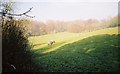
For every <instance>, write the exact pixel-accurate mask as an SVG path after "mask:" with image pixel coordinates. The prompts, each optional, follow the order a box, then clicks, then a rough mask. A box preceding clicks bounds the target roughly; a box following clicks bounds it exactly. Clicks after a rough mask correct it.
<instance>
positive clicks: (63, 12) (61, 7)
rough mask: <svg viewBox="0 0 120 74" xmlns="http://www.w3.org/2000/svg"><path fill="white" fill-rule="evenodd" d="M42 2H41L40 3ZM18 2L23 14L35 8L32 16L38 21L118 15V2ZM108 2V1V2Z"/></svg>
mask: <svg viewBox="0 0 120 74" xmlns="http://www.w3.org/2000/svg"><path fill="white" fill-rule="evenodd" d="M40 1H41V2H40ZM40 1H38V2H36V1H35V2H34V1H33V2H32V1H31V0H30V2H17V3H16V7H15V8H16V11H17V12H19V13H22V12H24V11H26V10H28V9H29V8H30V7H33V10H32V12H31V13H30V15H34V16H35V18H34V19H37V20H41V21H46V20H77V19H89V18H93V19H98V20H101V19H106V18H109V17H113V16H116V15H118V3H117V2H112V1H111V0H110V1H111V2H89V1H88V2H87V0H85V1H86V2H77V1H78V0H76V1H74V2H72V1H73V0H70V2H68V1H66V0H65V1H66V2H64V1H63V2H62V1H61V2H56V1H57V0H56V1H55V2H54V1H53V0H51V1H50V0H46V1H47V2H43V1H42V0H40ZM93 1H94V0H93ZM106 1H107V0H106Z"/></svg>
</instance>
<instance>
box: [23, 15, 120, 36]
mask: <svg viewBox="0 0 120 74" xmlns="http://www.w3.org/2000/svg"><path fill="white" fill-rule="evenodd" d="M22 21H23V23H26V24H27V25H26V26H27V27H28V32H29V35H45V34H51V33H58V32H72V33H85V32H92V31H95V30H100V29H104V28H110V27H115V26H119V24H118V17H117V16H115V17H111V18H109V19H104V20H96V19H88V20H73V21H59V20H48V21H46V22H42V21H37V20H31V19H22Z"/></svg>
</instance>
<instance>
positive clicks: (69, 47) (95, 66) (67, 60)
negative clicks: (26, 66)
mask: <svg viewBox="0 0 120 74" xmlns="http://www.w3.org/2000/svg"><path fill="white" fill-rule="evenodd" d="M119 41H120V34H119V35H115V34H113V35H107V34H104V35H96V36H92V37H88V38H85V39H83V40H79V41H77V42H74V43H71V44H66V45H64V46H62V47H60V48H58V49H57V50H56V51H53V52H50V53H47V54H44V55H42V56H41V55H39V54H40V53H37V54H36V55H37V56H36V59H35V62H36V63H38V64H39V65H40V66H42V68H44V71H51V72H52V71H57V72H58V71H63V72H65V71H67V72H71V71H72V72H76V71H77V72H101V71H102V72H111V71H119V70H120V66H119V65H120V59H119V56H120V55H119V52H120V50H119V49H120V46H119ZM61 44H62V43H61ZM47 48H49V47H46V48H44V49H45V50H46V49H47ZM36 52H38V50H37V51H36ZM39 71H42V70H39Z"/></svg>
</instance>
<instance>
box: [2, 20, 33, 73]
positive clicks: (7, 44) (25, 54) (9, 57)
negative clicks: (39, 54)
mask: <svg viewBox="0 0 120 74" xmlns="http://www.w3.org/2000/svg"><path fill="white" fill-rule="evenodd" d="M21 25H22V23H21V21H16V20H11V21H6V22H5V23H4V24H3V25H2V56H3V59H2V61H3V72H7V71H17V72H26V71H32V64H33V62H32V53H31V51H30V49H31V45H29V42H28V35H27V33H26V29H25V28H26V27H23V26H21ZM8 64H9V66H10V64H12V65H14V66H15V67H16V70H11V69H8Z"/></svg>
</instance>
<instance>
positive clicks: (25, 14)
mask: <svg viewBox="0 0 120 74" xmlns="http://www.w3.org/2000/svg"><path fill="white" fill-rule="evenodd" d="M32 8H33V7H32ZM32 8H30V9H29V10H28V11H26V12H24V13H22V14H11V13H7V15H9V16H23V15H24V16H27V17H30V18H34V17H35V16H29V15H27V14H28V13H29V12H31V10H32ZM0 14H4V13H3V12H0Z"/></svg>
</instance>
